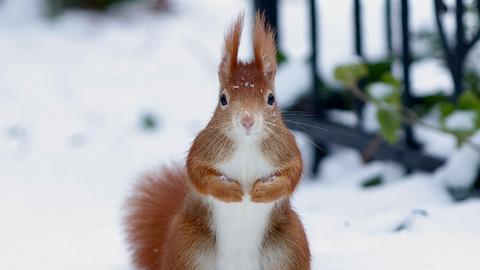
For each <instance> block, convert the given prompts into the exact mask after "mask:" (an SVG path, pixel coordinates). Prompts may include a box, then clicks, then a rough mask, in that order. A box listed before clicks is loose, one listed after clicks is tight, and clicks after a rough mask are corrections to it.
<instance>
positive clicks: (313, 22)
mask: <svg viewBox="0 0 480 270" xmlns="http://www.w3.org/2000/svg"><path fill="white" fill-rule="evenodd" d="M308 4H309V11H310V48H311V50H312V51H311V61H310V73H311V80H312V98H311V101H312V103H313V104H312V108H313V110H314V111H315V112H316V113H317V114H318V117H324V113H325V112H324V110H323V109H322V107H321V99H322V98H323V96H324V93H323V91H322V89H321V87H322V81H321V79H320V75H319V71H318V40H319V37H318V32H317V7H316V3H315V0H309V1H308ZM315 144H316V145H314V146H313V147H314V148H313V161H312V165H311V166H312V167H311V168H312V169H311V174H312V175H313V176H316V175H317V174H318V170H319V168H320V162H321V160H322V159H323V158H324V157H325V156H326V155H327V150H326V145H325V144H324V142H321V141H315Z"/></svg>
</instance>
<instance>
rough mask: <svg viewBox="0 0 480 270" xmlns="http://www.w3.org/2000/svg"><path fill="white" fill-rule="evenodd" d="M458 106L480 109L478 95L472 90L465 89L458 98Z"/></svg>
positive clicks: (464, 108) (465, 108) (467, 108)
mask: <svg viewBox="0 0 480 270" xmlns="http://www.w3.org/2000/svg"><path fill="white" fill-rule="evenodd" d="M458 108H460V109H462V110H474V111H480V97H479V96H477V95H476V94H475V93H473V91H465V92H464V93H463V94H462V95H461V96H460V97H459V98H458Z"/></svg>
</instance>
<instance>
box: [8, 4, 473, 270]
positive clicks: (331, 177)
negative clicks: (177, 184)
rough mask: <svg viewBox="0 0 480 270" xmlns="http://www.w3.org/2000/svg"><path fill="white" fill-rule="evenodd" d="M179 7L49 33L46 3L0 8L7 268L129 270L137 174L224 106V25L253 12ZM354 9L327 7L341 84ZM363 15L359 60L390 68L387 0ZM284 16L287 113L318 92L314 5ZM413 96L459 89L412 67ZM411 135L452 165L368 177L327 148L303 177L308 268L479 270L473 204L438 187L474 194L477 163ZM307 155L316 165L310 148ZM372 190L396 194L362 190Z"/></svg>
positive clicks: (416, 19)
mask: <svg viewBox="0 0 480 270" xmlns="http://www.w3.org/2000/svg"><path fill="white" fill-rule="evenodd" d="M172 2H173V3H172V4H173V5H172V8H171V10H170V11H169V12H167V13H161V14H154V13H151V12H149V11H146V10H144V9H142V8H141V7H138V6H130V7H128V8H122V9H119V10H116V12H112V13H111V14H108V15H106V16H99V15H95V14H91V13H83V12H74V13H66V14H64V15H62V16H61V17H59V18H57V19H55V20H47V19H45V18H44V17H43V16H42V15H41V13H42V12H41V9H40V7H39V6H40V5H39V1H36V0H3V1H0V254H1V255H0V269H9V270H26V269H32V268H35V269H45V270H46V269H49V270H57V269H58V270H77V269H78V270H85V269H91V270H96V269H98V270H127V269H132V267H131V266H130V264H129V256H128V252H127V250H126V244H125V242H124V234H123V231H122V226H121V219H122V214H123V212H122V203H123V201H124V199H125V197H126V196H127V194H128V193H129V191H130V189H131V186H132V183H133V180H134V179H135V178H136V177H137V176H138V175H140V174H142V172H145V171H146V170H151V169H155V168H158V167H159V166H161V165H162V164H169V163H172V162H181V161H182V159H183V158H184V157H185V154H186V151H187V150H188V147H189V144H190V142H191V141H192V140H193V138H194V136H195V134H196V132H198V131H199V130H200V129H201V128H202V127H203V126H204V125H205V123H206V121H207V120H208V119H209V117H210V116H211V113H212V111H213V108H214V106H215V103H216V102H217V101H216V97H217V77H216V74H217V70H216V68H217V64H218V62H219V56H220V47H221V43H222V39H223V33H224V29H225V26H226V25H227V24H228V23H229V22H230V21H231V20H232V18H234V17H235V16H236V14H238V12H239V11H241V10H246V11H250V10H252V7H251V6H250V1H246V0H242V1H240V0H235V1H233V0H232V1H225V0H202V1H193V0H192V1H187V0H175V1H172ZM351 2H352V1H349V0H336V1H321V5H322V8H321V10H319V12H320V18H321V22H320V25H321V29H322V30H321V32H322V39H323V42H322V47H321V55H322V58H321V63H320V64H321V70H322V72H323V73H324V74H323V75H324V76H325V77H327V78H328V79H329V80H330V81H331V82H332V83H334V82H333V79H332V74H331V73H332V70H333V68H334V66H335V65H337V64H339V63H343V62H344V61H346V60H347V59H351V54H352V49H351V44H352V41H351V35H349V34H346V33H350V31H351V25H352V24H351V22H350V21H349V20H348V19H346V18H350V17H351V16H350V15H351ZM364 2H366V3H365V9H364V11H365V13H366V14H365V18H366V19H367V20H366V22H365V23H366V25H365V29H368V30H367V32H368V33H367V37H366V38H367V40H366V53H367V56H368V57H370V58H375V57H381V56H383V55H384V54H385V52H384V48H385V46H384V44H383V39H382V38H380V37H381V36H382V35H381V33H383V31H384V30H383V28H382V24H381V23H379V21H380V19H379V18H380V17H381V14H382V13H381V12H382V8H383V7H382V5H383V1H381V0H369V1H364ZM431 2H432V1H411V3H412V5H413V7H412V12H413V15H412V16H413V17H412V25H413V27H414V28H415V29H420V28H423V27H426V28H429V27H430V28H431V27H432V25H433V14H432V13H431V10H432V9H431ZM280 12H281V17H282V18H283V19H282V21H281V26H280V27H281V31H282V35H281V46H282V49H283V50H284V51H285V53H286V54H287V55H288V57H289V62H288V63H287V64H286V65H284V66H282V67H281V70H279V76H278V81H277V87H278V89H277V91H278V96H279V97H278V98H279V100H280V102H281V104H283V105H288V104H291V102H293V100H294V98H295V97H296V96H297V95H299V94H301V91H302V90H305V89H307V87H308V82H309V78H308V73H307V66H306V59H307V57H308V53H309V52H308V47H307V35H308V27H307V25H306V22H307V20H308V17H307V14H308V13H307V9H306V1H301V0H283V1H281V9H280ZM247 14H248V15H249V16H248V23H247V27H248V26H249V25H251V14H250V13H249V12H247ZM244 40H245V41H244V43H243V46H242V48H241V56H242V57H248V56H249V55H250V51H249V50H248V48H247V47H248V46H247V45H245V44H246V43H247V44H248V40H249V39H248V37H245V39H244ZM426 77H428V78H432V79H429V80H425V79H424V78H426ZM414 84H415V85H419V87H415V88H416V89H423V91H429V90H431V89H435V88H437V86H438V85H442V86H445V85H451V81H450V80H449V77H448V74H447V73H446V71H445V70H444V68H442V67H441V65H439V64H438V63H432V61H431V60H430V62H424V63H420V64H417V66H416V67H414ZM447 88H449V87H447ZM367 109H368V108H367ZM367 115H368V113H367ZM460 118H462V117H460ZM145 119H147V120H148V119H152V120H153V121H154V123H155V125H154V128H152V129H149V130H146V129H145V128H144V127H143V126H144V123H145V121H146V120H145ZM451 121H453V122H457V121H461V119H460V120H455V119H454V120H451ZM372 125H373V126H375V125H374V123H372ZM373 128H375V127H373ZM326 132H328V131H326ZM416 132H417V133H418V135H419V136H420V139H421V140H422V141H424V142H427V145H426V150H427V151H428V152H430V153H434V154H436V155H438V156H443V157H450V159H449V161H448V163H447V165H446V166H445V167H444V168H441V169H440V170H438V171H437V172H435V173H434V174H424V173H413V174H410V175H406V174H405V172H404V171H403V169H402V167H400V166H398V165H396V164H392V163H388V162H372V163H369V164H367V165H365V164H363V163H362V160H361V157H360V154H358V153H356V152H355V151H352V150H349V149H344V148H332V149H330V155H329V157H328V158H327V159H326V160H325V161H324V162H323V163H322V166H321V168H320V175H319V176H318V177H317V179H310V177H309V176H308V174H306V176H305V178H304V180H303V184H302V186H301V187H300V189H299V190H298V192H297V193H296V194H295V196H294V203H295V206H296V208H297V210H298V211H299V213H300V214H301V216H302V220H303V222H304V224H305V226H306V229H307V234H308V238H309V241H310V244H311V250H312V253H313V265H314V269H322V270H351V269H365V270H367V269H368V270H384V269H390V270H394V269H409V270H414V269H418V270H425V269H438V270H440V269H442V270H443V269H445V270H451V269H458V270H478V269H480V256H479V254H478V251H479V250H480V200H474V199H471V200H467V201H464V202H461V203H454V202H453V201H452V199H451V197H450V196H449V194H448V193H447V191H446V188H445V187H446V186H447V185H448V186H455V185H462V184H463V185H465V183H467V184H468V183H469V181H471V178H472V177H471V175H472V173H474V172H473V171H474V169H475V168H476V166H478V164H479V159H480V157H479V154H478V152H475V151H473V150H472V149H469V148H468V147H464V148H462V149H456V147H455V140H454V138H452V137H449V136H447V135H441V134H437V133H434V132H431V131H427V130H422V129H417V130H416ZM476 139H477V141H480V140H479V139H480V136H477V137H476ZM298 142H299V145H300V146H301V148H302V150H303V152H304V154H305V160H307V161H308V160H309V159H311V157H310V155H309V153H310V152H311V147H312V146H311V144H310V142H309V140H308V139H305V137H303V136H302V135H301V134H298ZM452 153H453V154H452ZM472 168H473V169H472ZM378 176H381V177H382V178H383V179H385V180H386V181H387V184H385V185H383V186H381V187H378V188H371V189H364V188H362V187H361V183H362V181H365V180H366V179H371V178H372V177H378ZM452 179H454V181H452ZM457 180H458V181H457ZM462 181H463V182H462Z"/></svg>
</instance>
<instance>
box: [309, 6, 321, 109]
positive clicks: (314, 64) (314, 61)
mask: <svg viewBox="0 0 480 270" xmlns="http://www.w3.org/2000/svg"><path fill="white" fill-rule="evenodd" d="M308 3H309V9H310V48H311V50H312V51H311V61H310V73H311V80H312V102H313V106H312V107H313V109H314V110H315V112H319V111H320V110H321V108H320V83H319V78H318V71H317V68H318V44H317V38H318V37H317V11H316V8H317V7H316V4H315V0H309V1H308Z"/></svg>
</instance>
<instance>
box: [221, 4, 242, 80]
mask: <svg viewBox="0 0 480 270" xmlns="http://www.w3.org/2000/svg"><path fill="white" fill-rule="evenodd" d="M243 18H244V15H243V12H242V13H240V14H239V15H238V16H237V19H236V20H235V22H234V23H233V24H232V25H231V26H230V28H229V29H228V32H227V34H226V35H225V43H224V45H223V52H222V60H221V62H220V67H219V69H218V76H219V79H220V83H222V84H223V83H224V82H226V80H227V79H228V77H229V76H230V74H231V73H232V71H233V70H234V69H235V68H236V66H237V64H238V48H239V46H240V37H241V35H242V30H243V21H244V19H243Z"/></svg>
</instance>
